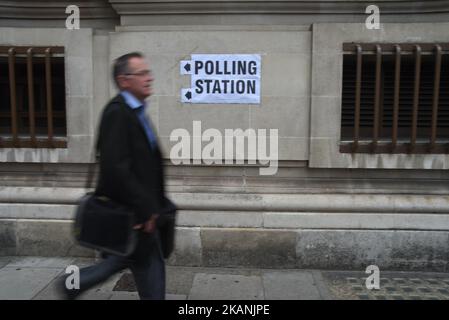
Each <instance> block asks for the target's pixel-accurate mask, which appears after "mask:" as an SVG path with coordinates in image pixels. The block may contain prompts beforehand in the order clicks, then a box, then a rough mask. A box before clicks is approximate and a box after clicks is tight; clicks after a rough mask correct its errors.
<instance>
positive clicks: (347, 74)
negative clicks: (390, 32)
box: [340, 44, 449, 153]
mask: <svg viewBox="0 0 449 320" xmlns="http://www.w3.org/2000/svg"><path fill="white" fill-rule="evenodd" d="M344 51H345V53H344V56H343V92H342V117H341V129H342V130H341V141H342V143H341V147H340V151H341V152H351V153H357V152H358V153H367V152H372V153H449V145H448V143H449V44H402V45H396V44H345V45H344Z"/></svg>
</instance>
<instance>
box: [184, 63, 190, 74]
mask: <svg viewBox="0 0 449 320" xmlns="http://www.w3.org/2000/svg"><path fill="white" fill-rule="evenodd" d="M184 69H186V71H187V72H189V71H190V63H186V64H185V65H184Z"/></svg>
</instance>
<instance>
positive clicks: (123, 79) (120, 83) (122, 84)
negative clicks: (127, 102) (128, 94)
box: [117, 75, 128, 88]
mask: <svg viewBox="0 0 449 320" xmlns="http://www.w3.org/2000/svg"><path fill="white" fill-rule="evenodd" d="M117 84H118V87H119V88H126V87H127V84H128V82H127V79H126V76H125V75H119V76H117Z"/></svg>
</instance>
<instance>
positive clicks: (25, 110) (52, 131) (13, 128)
mask: <svg viewBox="0 0 449 320" xmlns="http://www.w3.org/2000/svg"><path fill="white" fill-rule="evenodd" d="M64 75H65V72H64V48H63V47H17V46H16V47H10V46H0V97H1V98H0V147H3V148H5V147H9V148H66V147H67V142H66V136H67V126H66V97H65V76H64Z"/></svg>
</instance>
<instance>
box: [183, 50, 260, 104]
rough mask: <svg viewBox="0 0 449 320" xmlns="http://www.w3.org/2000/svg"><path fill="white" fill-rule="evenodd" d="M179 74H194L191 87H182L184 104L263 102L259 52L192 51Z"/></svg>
mask: <svg viewBox="0 0 449 320" xmlns="http://www.w3.org/2000/svg"><path fill="white" fill-rule="evenodd" d="M180 73H181V74H182V75H190V77H191V78H190V79H191V80H190V88H187V89H181V101H182V102H183V103H244V104H260V74H261V58H260V55H259V54H192V55H191V60H182V61H181V63H180Z"/></svg>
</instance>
